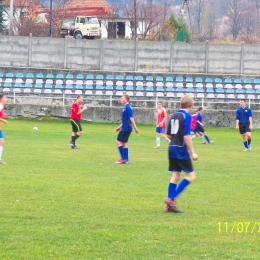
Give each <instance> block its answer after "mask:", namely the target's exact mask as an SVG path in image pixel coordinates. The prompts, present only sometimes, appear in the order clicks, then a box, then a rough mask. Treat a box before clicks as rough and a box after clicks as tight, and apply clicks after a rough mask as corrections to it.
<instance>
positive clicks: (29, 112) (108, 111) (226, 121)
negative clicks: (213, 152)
mask: <svg viewBox="0 0 260 260" xmlns="http://www.w3.org/2000/svg"><path fill="white" fill-rule="evenodd" d="M133 111H134V117H135V120H136V122H137V124H138V123H144V124H154V123H155V109H154V108H150V109H149V108H146V109H144V108H134V109H133ZM167 111H168V114H169V115H170V114H172V113H173V112H174V111H176V110H175V109H168V110H167ZM5 112H6V114H7V115H8V116H10V117H24V118H41V117H48V118H69V116H70V106H64V107H63V106H55V105H26V104H8V105H7V106H6V111H5ZM121 112H122V108H121V107H89V108H88V110H87V111H86V112H85V113H83V120H91V121H94V122H104V123H111V122H117V123H119V122H120V120H121ZM203 120H204V122H205V123H206V125H207V126H216V127H234V126H235V111H233V110H226V109H224V110H221V109H220V110H207V111H206V113H205V114H204V116H203ZM253 122H254V127H255V128H260V112H254V120H253Z"/></svg>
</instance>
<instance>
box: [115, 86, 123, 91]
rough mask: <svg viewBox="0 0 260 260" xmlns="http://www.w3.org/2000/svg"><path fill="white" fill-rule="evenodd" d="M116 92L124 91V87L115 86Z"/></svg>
mask: <svg viewBox="0 0 260 260" xmlns="http://www.w3.org/2000/svg"><path fill="white" fill-rule="evenodd" d="M116 90H124V87H123V86H122V85H117V86H116Z"/></svg>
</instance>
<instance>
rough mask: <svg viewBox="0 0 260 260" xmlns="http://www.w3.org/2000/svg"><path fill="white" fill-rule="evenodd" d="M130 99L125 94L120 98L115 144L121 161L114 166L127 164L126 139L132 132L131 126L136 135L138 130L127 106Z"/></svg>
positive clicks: (130, 109)
mask: <svg viewBox="0 0 260 260" xmlns="http://www.w3.org/2000/svg"><path fill="white" fill-rule="evenodd" d="M129 99H130V97H129V96H128V95H127V94H124V95H123V96H122V97H121V103H122V104H123V105H124V109H123V112H122V124H121V125H120V126H119V127H118V128H117V129H116V132H119V134H118V136H117V140H116V144H117V147H118V150H119V153H120V156H121V159H120V160H119V161H117V162H115V163H116V164H125V163H129V157H128V147H127V142H128V138H129V136H130V134H131V132H132V126H133V127H134V130H135V132H136V133H138V132H139V131H138V128H137V127H136V124H135V120H134V117H133V111H132V108H131V106H130V104H129Z"/></svg>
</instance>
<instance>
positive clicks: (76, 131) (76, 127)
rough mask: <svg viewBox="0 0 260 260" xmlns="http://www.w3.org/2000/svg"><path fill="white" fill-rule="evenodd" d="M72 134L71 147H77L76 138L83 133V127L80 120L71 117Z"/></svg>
mask: <svg viewBox="0 0 260 260" xmlns="http://www.w3.org/2000/svg"><path fill="white" fill-rule="evenodd" d="M70 122H71V126H72V135H71V142H70V145H71V148H73V149H77V148H78V147H77V146H76V140H77V139H78V138H79V137H80V136H81V135H82V134H83V131H82V127H81V124H80V122H79V121H77V120H73V119H71V121H70Z"/></svg>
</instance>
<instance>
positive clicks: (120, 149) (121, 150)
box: [118, 146, 124, 159]
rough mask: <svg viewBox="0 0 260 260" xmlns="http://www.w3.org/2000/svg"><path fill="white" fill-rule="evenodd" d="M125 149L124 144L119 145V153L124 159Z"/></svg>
mask: <svg viewBox="0 0 260 260" xmlns="http://www.w3.org/2000/svg"><path fill="white" fill-rule="evenodd" d="M123 149H124V148H123V146H119V147H118V150H119V153H120V156H121V158H122V159H124V151H123Z"/></svg>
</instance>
